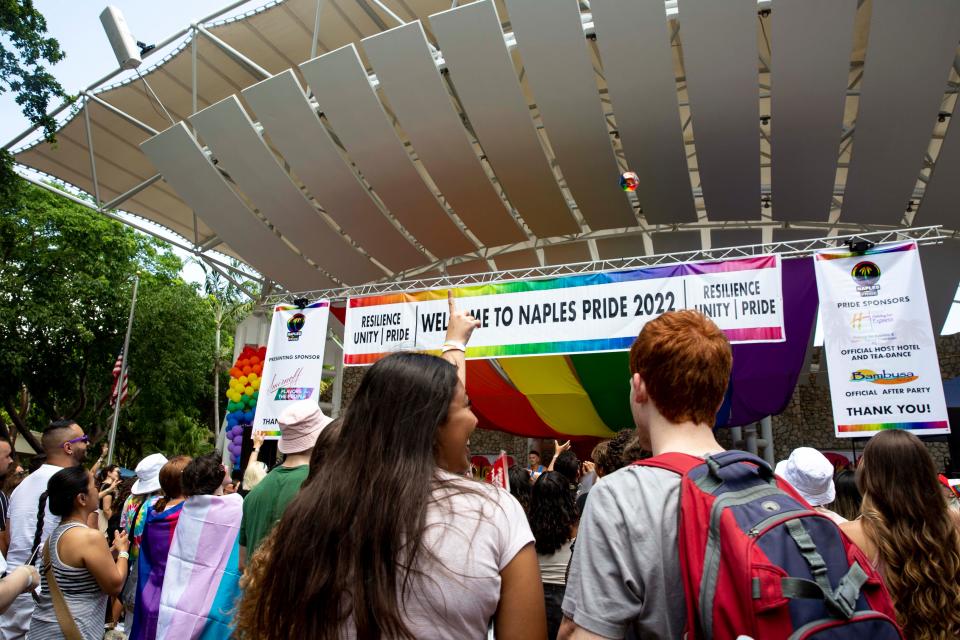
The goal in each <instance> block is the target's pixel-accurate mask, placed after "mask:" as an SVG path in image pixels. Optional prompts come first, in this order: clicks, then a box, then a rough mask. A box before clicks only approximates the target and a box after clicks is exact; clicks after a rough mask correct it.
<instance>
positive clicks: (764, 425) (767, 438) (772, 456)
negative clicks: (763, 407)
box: [760, 416, 777, 466]
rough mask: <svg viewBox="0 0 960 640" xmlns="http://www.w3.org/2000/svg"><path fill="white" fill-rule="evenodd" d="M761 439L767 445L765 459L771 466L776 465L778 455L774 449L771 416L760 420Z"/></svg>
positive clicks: (764, 448)
mask: <svg viewBox="0 0 960 640" xmlns="http://www.w3.org/2000/svg"><path fill="white" fill-rule="evenodd" d="M760 438H761V439H762V440H763V441H764V442H765V443H766V445H765V446H764V447H763V459H764V460H766V461H767V462H768V463H770V465H771V466H772V465H774V464H776V463H777V460H776V455H777V454H776V451H774V447H773V418H771V417H770V416H767V417H765V418H763V419H762V420H760Z"/></svg>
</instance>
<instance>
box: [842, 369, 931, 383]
mask: <svg viewBox="0 0 960 640" xmlns="http://www.w3.org/2000/svg"><path fill="white" fill-rule="evenodd" d="M919 377H920V376H917V375H914V374H913V372H912V371H911V372H909V373H890V372H889V371H887V370H886V369H881V370H880V372H879V373H877V372H876V371H871V370H870V369H859V370H857V371H854V372H853V373H851V374H850V382H872V383H873V384H906V383H908V382H913V381H914V380H916V379H917V378H919Z"/></svg>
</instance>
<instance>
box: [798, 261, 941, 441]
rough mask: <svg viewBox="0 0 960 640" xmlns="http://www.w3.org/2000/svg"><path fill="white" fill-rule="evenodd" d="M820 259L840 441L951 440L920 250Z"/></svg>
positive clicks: (826, 339) (832, 393)
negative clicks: (895, 435) (907, 436)
mask: <svg viewBox="0 0 960 640" xmlns="http://www.w3.org/2000/svg"><path fill="white" fill-rule="evenodd" d="M814 259H815V264H816V272H817V288H818V290H819V293H820V315H821V318H822V321H823V333H824V349H825V351H826V354H827V373H828V376H829V379H830V396H831V399H832V403H833V420H834V425H835V430H836V435H837V436H838V437H848V438H849V437H865V436H871V435H873V434H875V433H877V432H879V431H883V430H885V429H908V430H910V431H913V432H914V433H916V434H917V435H936V434H942V433H950V425H949V423H948V422H947V408H946V403H945V402H944V397H943V384H942V382H941V378H940V367H939V363H938V360H937V350H936V343H935V342H934V334H933V329H932V327H931V325H930V313H929V310H928V307H927V296H926V290H925V289H924V286H923V273H922V272H921V269H920V257H919V252H918V249H917V245H916V243H913V242H907V243H899V244H891V245H883V246H878V247H876V248H874V249H871V250H869V251H867V252H865V253H862V254H860V253H857V254H853V253H849V252H846V251H842V250H827V251H821V252H819V253H817V254H816V255H815V256H814Z"/></svg>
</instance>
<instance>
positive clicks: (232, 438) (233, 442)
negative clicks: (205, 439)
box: [226, 345, 267, 468]
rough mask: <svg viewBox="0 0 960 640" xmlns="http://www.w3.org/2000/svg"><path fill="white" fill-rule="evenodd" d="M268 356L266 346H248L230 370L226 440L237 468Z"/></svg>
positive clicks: (258, 395)
mask: <svg viewBox="0 0 960 640" xmlns="http://www.w3.org/2000/svg"><path fill="white" fill-rule="evenodd" d="M266 356H267V348H266V347H265V346H256V347H255V346H252V345H247V346H245V347H244V348H243V350H242V351H241V352H240V356H239V357H238V358H237V361H236V363H234V365H233V367H232V368H231V369H230V383H229V389H228V390H227V394H226V395H227V414H226V423H227V424H226V427H227V428H226V441H227V451H228V452H229V454H230V460H231V462H232V463H233V466H234V468H239V465H240V456H241V452H242V450H243V433H244V430H243V428H244V426H249V425H250V424H252V423H253V416H254V413H255V412H256V409H257V399H258V398H259V397H260V374H261V373H263V359H264V358H265V357H266Z"/></svg>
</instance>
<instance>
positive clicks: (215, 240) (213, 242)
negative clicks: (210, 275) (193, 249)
mask: <svg viewBox="0 0 960 640" xmlns="http://www.w3.org/2000/svg"><path fill="white" fill-rule="evenodd" d="M222 242H223V240H221V239H220V236H213V237H212V238H210V239H208V240H207V241H206V242H204V243H203V244H201V245H200V246H199V249H200V250H201V251H209V250H210V249H213V248H214V247H215V246H217V245H218V244H221V243H222Z"/></svg>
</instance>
